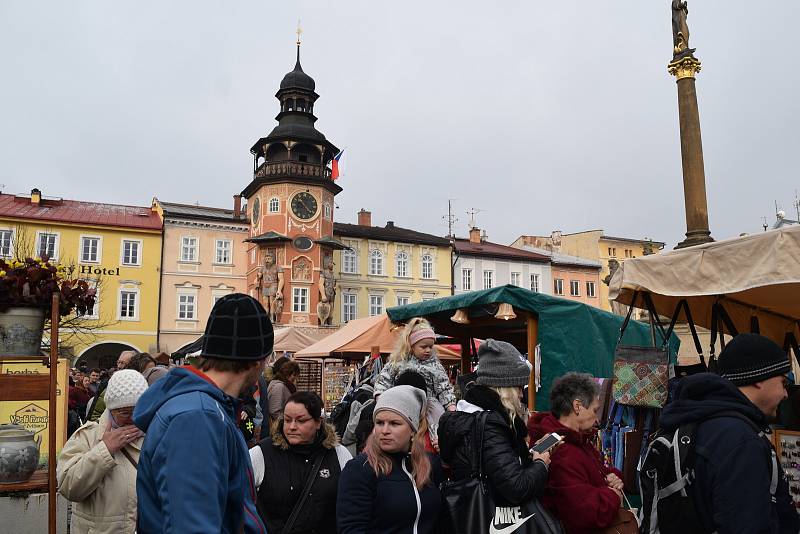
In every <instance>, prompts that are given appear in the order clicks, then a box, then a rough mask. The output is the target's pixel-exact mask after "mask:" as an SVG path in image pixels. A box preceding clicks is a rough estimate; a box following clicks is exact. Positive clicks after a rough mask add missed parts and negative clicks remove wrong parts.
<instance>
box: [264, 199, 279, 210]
mask: <svg viewBox="0 0 800 534" xmlns="http://www.w3.org/2000/svg"><path fill="white" fill-rule="evenodd" d="M267 209H268V211H269V212H270V213H278V212H279V211H280V210H281V201H280V200H278V197H272V198H271V199H269V205H268V207H267Z"/></svg>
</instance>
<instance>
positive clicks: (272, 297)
mask: <svg viewBox="0 0 800 534" xmlns="http://www.w3.org/2000/svg"><path fill="white" fill-rule="evenodd" d="M257 280H258V287H259V290H260V294H261V304H263V305H264V309H266V311H267V313H268V314H269V318H270V320H271V321H272V322H273V323H277V322H278V321H279V320H280V314H281V312H282V311H283V269H281V268H280V267H278V265H277V262H276V260H275V253H274V252H272V251H271V250H270V251H267V253H266V254H265V255H264V265H262V266H261V268H260V269H259V271H258V275H257Z"/></svg>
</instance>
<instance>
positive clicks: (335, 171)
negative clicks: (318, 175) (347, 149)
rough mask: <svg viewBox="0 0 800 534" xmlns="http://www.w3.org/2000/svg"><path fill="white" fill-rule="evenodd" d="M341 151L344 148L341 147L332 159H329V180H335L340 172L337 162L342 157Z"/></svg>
mask: <svg viewBox="0 0 800 534" xmlns="http://www.w3.org/2000/svg"><path fill="white" fill-rule="evenodd" d="M343 152H344V149H341V150H340V151H339V153H338V154H336V155H335V156H333V159H332V160H331V180H336V179H337V178H338V177H339V175H340V174H341V172H340V171H339V163H340V161H339V160H341V159H342V153H343Z"/></svg>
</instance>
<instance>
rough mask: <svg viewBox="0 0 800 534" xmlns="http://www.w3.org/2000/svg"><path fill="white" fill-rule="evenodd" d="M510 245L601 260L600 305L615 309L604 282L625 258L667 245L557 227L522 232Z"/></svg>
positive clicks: (607, 308) (657, 249) (642, 254)
mask: <svg viewBox="0 0 800 534" xmlns="http://www.w3.org/2000/svg"><path fill="white" fill-rule="evenodd" d="M511 246H512V247H518V248H521V247H535V248H539V249H545V250H549V251H552V252H555V253H559V254H566V255H569V256H577V257H579V258H586V259H589V260H594V261H598V262H600V265H601V270H600V284H599V288H598V289H599V291H598V294H599V297H600V303H599V307H600V308H602V309H604V310H607V311H612V310H611V304H610V302H609V301H608V284H606V283H603V281H604V280H605V279H606V277H607V276H608V275H609V274H611V271H612V270H614V269H616V267H617V266H618V265H621V264H623V263H625V260H626V259H629V258H636V257H639V256H646V255H648V254H655V253H657V252H659V251H661V250H662V249H663V248H664V243H662V242H660V241H653V240H651V239H647V238H644V239H632V238H628V237H613V236H609V235H606V234H605V233H604V232H603V230H587V231H585V232H576V233H573V234H562V233H561V232H559V231H555V232H553V233H552V234H550V235H549V236H535V235H523V236H520V237H519V238H518V239H517V240H516V241H514V242H513V243H512V244H511Z"/></svg>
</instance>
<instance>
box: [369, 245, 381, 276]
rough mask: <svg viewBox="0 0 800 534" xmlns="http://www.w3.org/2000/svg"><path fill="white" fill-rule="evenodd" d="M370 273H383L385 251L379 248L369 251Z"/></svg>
mask: <svg viewBox="0 0 800 534" xmlns="http://www.w3.org/2000/svg"><path fill="white" fill-rule="evenodd" d="M369 274H376V275H382V274H383V252H381V251H380V250H378V249H375V250H373V251H372V252H370V253H369Z"/></svg>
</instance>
